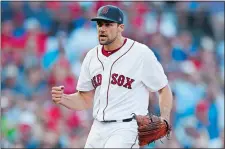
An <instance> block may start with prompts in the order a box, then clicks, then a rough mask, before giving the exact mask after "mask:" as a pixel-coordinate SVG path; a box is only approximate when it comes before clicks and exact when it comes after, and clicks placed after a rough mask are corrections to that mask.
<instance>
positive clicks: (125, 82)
mask: <svg viewBox="0 0 225 149" xmlns="http://www.w3.org/2000/svg"><path fill="white" fill-rule="evenodd" d="M111 79H112V80H111V84H113V85H118V86H123V87H125V88H127V89H132V83H133V82H134V81H135V80H134V79H131V78H129V77H125V76H124V75H120V74H117V73H113V74H112V76H111ZM91 81H92V84H93V86H94V88H97V87H98V86H100V85H101V83H102V75H101V74H98V75H96V76H94V77H93V78H92V79H91Z"/></svg>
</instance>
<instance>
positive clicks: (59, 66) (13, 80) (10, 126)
mask: <svg viewBox="0 0 225 149" xmlns="http://www.w3.org/2000/svg"><path fill="white" fill-rule="evenodd" d="M105 4H113V5H116V6H119V7H120V8H121V9H122V10H123V11H124V14H125V32H124V36H125V37H128V38H131V39H134V40H137V41H139V42H142V43H144V44H146V45H148V46H149V48H151V49H152V50H153V52H154V53H155V55H156V57H157V59H158V60H159V61H160V63H161V64H162V65H163V68H164V70H165V72H166V74H167V76H168V78H169V84H170V86H171V88H172V91H173V95H174V107H173V110H172V115H171V118H172V123H173V130H172V131H173V132H172V134H171V140H166V139H162V141H163V142H164V143H161V142H160V141H157V142H156V143H152V144H150V145H148V146H146V147H145V148H165V147H166V148H199V147H203V148H214V147H216V148H222V147H224V143H223V142H224V2H191V1H190V2H173V1H171V2H102V1H101V2H97V1H96V2H72V1H70V2H57V1H52V2H49V1H48V2H44V1H43V2H1V136H2V138H1V147H2V148H15V147H20V148H47V147H48V148H54V147H57V148H66V147H67V148H68V147H70V148H75V147H79V148H82V147H84V144H85V141H86V138H87V135H88V133H89V129H90V126H91V124H92V110H89V111H79V112H77V111H72V110H68V109H66V108H64V107H61V106H57V105H55V104H53V103H52V101H51V94H50V93H51V92H50V91H51V87H52V86H56V85H64V86H65V93H73V92H75V91H76V84H77V79H78V77H79V73H80V66H81V64H82V60H83V58H84V56H85V55H86V53H87V52H88V50H90V49H91V48H93V47H94V46H95V45H97V44H98V40H97V32H96V24H95V23H94V22H90V18H91V17H93V16H95V15H96V11H97V9H98V8H99V7H100V6H102V5H105ZM149 111H150V112H153V113H155V114H159V107H158V98H157V94H155V93H151V94H150V105H149Z"/></svg>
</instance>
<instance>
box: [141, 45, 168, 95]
mask: <svg viewBox="0 0 225 149" xmlns="http://www.w3.org/2000/svg"><path fill="white" fill-rule="evenodd" d="M145 48H146V49H145V52H144V54H143V61H142V62H143V63H142V70H141V78H142V82H143V83H144V84H145V86H147V88H148V89H149V90H150V91H151V92H156V91H158V90H160V89H162V88H163V87H165V86H166V85H167V84H168V80H167V76H166V75H165V73H164V70H163V67H162V65H161V64H160V63H159V61H158V60H157V59H156V56H155V55H154V53H153V52H152V50H151V49H149V48H148V47H147V46H146V47H145Z"/></svg>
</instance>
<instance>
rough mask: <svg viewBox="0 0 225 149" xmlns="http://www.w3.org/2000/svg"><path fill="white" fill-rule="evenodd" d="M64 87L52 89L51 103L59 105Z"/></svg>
mask: <svg viewBox="0 0 225 149" xmlns="http://www.w3.org/2000/svg"><path fill="white" fill-rule="evenodd" d="M63 91H64V86H57V87H52V100H53V102H55V103H57V104H60V103H61V102H62V99H63Z"/></svg>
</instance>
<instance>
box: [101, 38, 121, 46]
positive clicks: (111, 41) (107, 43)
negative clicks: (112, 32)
mask: <svg viewBox="0 0 225 149" xmlns="http://www.w3.org/2000/svg"><path fill="white" fill-rule="evenodd" d="M116 37H117V36H116ZM116 37H115V38H114V39H112V40H110V41H107V42H106V43H103V44H102V43H100V42H99V43H100V45H109V44H111V43H113V42H114V41H115V40H116Z"/></svg>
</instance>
